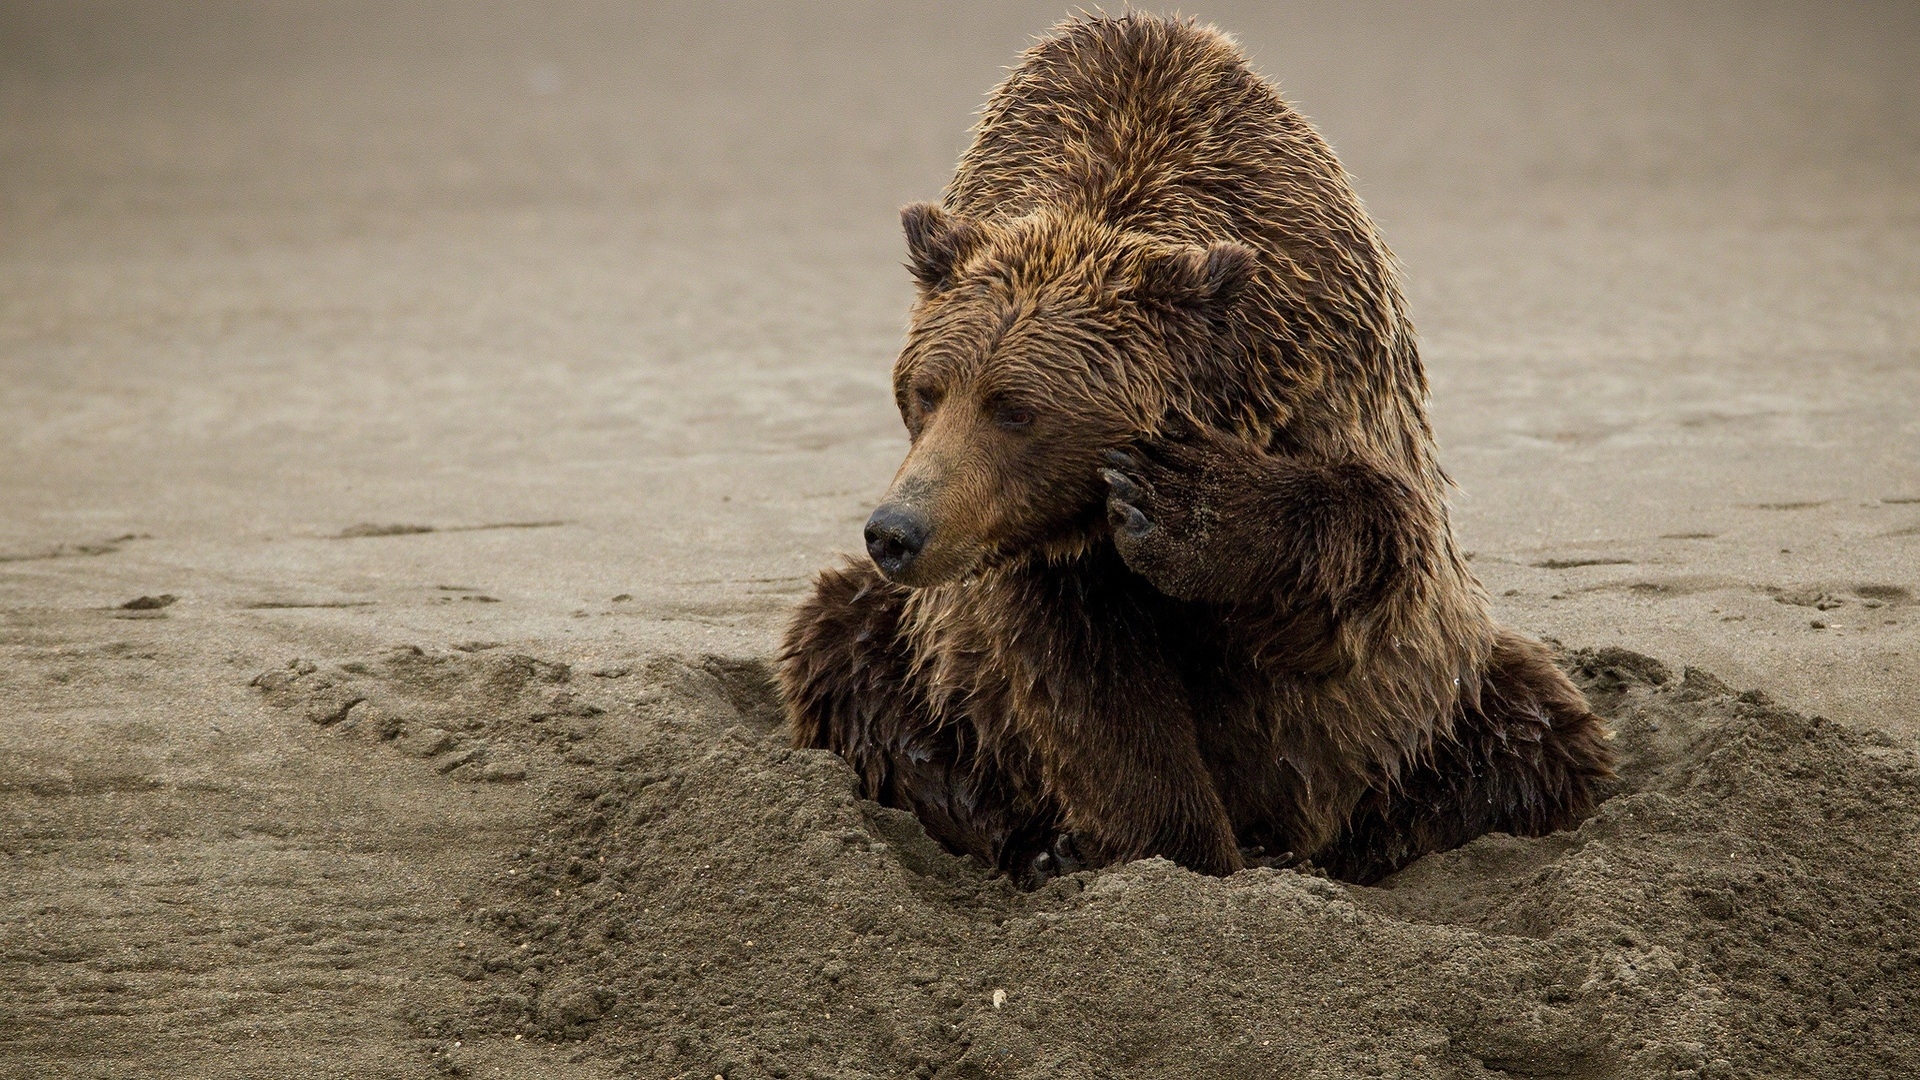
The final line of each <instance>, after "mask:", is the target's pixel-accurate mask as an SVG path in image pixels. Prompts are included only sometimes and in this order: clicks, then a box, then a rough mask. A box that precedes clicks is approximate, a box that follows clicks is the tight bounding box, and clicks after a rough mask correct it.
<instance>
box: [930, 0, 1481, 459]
mask: <svg viewBox="0 0 1920 1080" xmlns="http://www.w3.org/2000/svg"><path fill="white" fill-rule="evenodd" d="M945 204H946V208H947V209H948V210H949V211H951V212H953V213H956V214H959V215H961V216H962V217H967V218H973V219H976V220H983V221H993V220H1008V219H1013V218H1019V217H1023V216H1026V215H1031V214H1036V213H1058V214H1065V215H1069V216H1072V215H1084V216H1087V217H1091V218H1094V219H1097V220H1099V221H1102V222H1104V223H1106V224H1108V225H1111V226H1113V227H1115V228H1117V229H1120V230H1124V231H1129V232H1140V233H1147V234H1151V235H1153V236H1156V237H1160V238H1164V239H1165V240H1167V241H1169V242H1178V243H1187V244H1209V243H1213V242H1216V241H1222V240H1228V241H1234V242H1237V243H1241V244H1244V245H1246V246H1248V247H1250V248H1252V249H1254V250H1255V251H1256V253H1258V256H1259V269H1258V271H1257V272H1256V274H1255V277H1254V280H1253V282H1252V283H1251V285H1250V289H1249V292H1250V294H1251V295H1249V296H1248V297H1247V300H1245V301H1243V302H1242V303H1241V304H1240V305H1239V306H1238V307H1237V309H1236V315H1235V318H1236V320H1237V321H1239V322H1241V324H1242V326H1241V328H1240V329H1239V330H1237V331H1236V332H1235V333H1234V334H1233V335H1232V337H1233V338H1234V339H1236V340H1238V341H1241V342H1247V343H1251V351H1250V352H1249V353H1247V354H1245V355H1242V356H1240V357H1239V358H1237V360H1235V361H1232V362H1230V364H1229V366H1230V367H1232V368H1234V369H1235V374H1234V375H1232V376H1231V377H1229V378H1228V380H1227V382H1228V383H1230V384H1232V385H1236V386H1238V387H1240V390H1239V391H1238V392H1237V396H1240V397H1242V398H1243V399H1245V398H1251V399H1253V401H1252V403H1251V404H1252V407H1251V409H1249V408H1246V407H1243V406H1245V405H1247V404H1248V402H1246V401H1244V400H1243V401H1241V402H1235V403H1227V404H1228V406H1229V407H1227V408H1223V409H1222V410H1221V415H1222V416H1231V415H1242V416H1244V415H1249V414H1252V415H1265V416H1270V417H1272V418H1274V420H1275V421H1277V422H1278V424H1279V426H1280V428H1284V429H1285V433H1286V434H1285V437H1286V438H1288V439H1289V440H1290V441H1293V442H1294V444H1295V445H1296V446H1298V447H1300V448H1303V449H1304V448H1314V449H1317V450H1319V451H1322V452H1327V453H1342V452H1350V451H1352V450H1355V449H1359V448H1362V447H1371V449H1372V450H1373V452H1374V453H1375V454H1376V455H1378V456H1380V457H1383V458H1385V459H1387V460H1396V461H1398V462H1399V463H1400V464H1401V466H1402V467H1403V468H1405V469H1406V471H1407V473H1408V474H1409V475H1410V477H1417V478H1419V481H1421V482H1424V484H1425V485H1426V486H1429V487H1432V488H1434V489H1435V490H1436V493H1437V489H1438V487H1439V486H1440V485H1441V484H1442V483H1443V482H1444V481H1443V480H1442V479H1441V476H1440V474H1439V472H1438V469H1437V468H1436V467H1435V466H1434V465H1433V463H1432V460H1431V455H1430V446H1429V440H1430V438H1431V435H1430V432H1429V429H1428V427H1427V422H1426V418H1425V408H1424V404H1425V401H1424V399H1425V394H1426V376H1425V372H1424V371H1423V370H1422V369H1421V366H1420V362H1419V355H1418V352H1417V350H1416V348H1415V346H1414V344H1413V336H1412V328H1411V326H1410V324H1409V323H1408V322H1407V319H1406V316H1405V313H1404V310H1403V302H1402V300H1401V296H1400V291H1399V286H1398V281H1397V273H1396V270H1395V266H1394V261H1393V256H1392V253H1391V252H1389V251H1388V250H1387V247H1386V245H1385V244H1384V243H1383V242H1382V241H1381V240H1380V237H1379V234H1378V232H1377V231H1376V230H1375V228H1374V226H1373V223H1372V221H1371V220H1370V219H1369V218H1368V217H1367V214H1366V212H1365V210H1364V209H1363V208H1362V207H1361V205H1360V200H1359V197H1358V196H1357V195H1356V194H1355V193H1354V190H1353V186H1352V184H1351V182H1350V181H1349V179H1348V177H1347V174H1346V171H1345V169H1343V168H1342V167H1341V165H1340V162H1339V160H1338V159H1337V158H1336V157H1335V156H1334V154H1333V151H1332V149H1331V148H1330V147H1328V145H1327V143H1326V141H1325V140H1324V139H1322V138H1321V136H1320V134H1319V132H1317V131H1315V130H1314V128H1313V126H1312V125H1311V124H1309V123H1308V122H1307V121H1306V119H1305V118H1304V117H1302V116H1301V115H1300V114H1299V113H1297V112H1295V111H1294V110H1293V109H1292V108H1290V107H1289V106H1288V105H1287V104H1286V102H1284V101H1283V100H1281V98H1280V95H1279V93H1278V92H1277V91H1275V89H1274V88H1273V86H1272V85H1271V84H1270V83H1268V82H1267V81H1266V80H1265V79H1263V78H1261V77H1260V76H1259V75H1258V74H1257V73H1255V72H1254V71H1253V70H1252V68H1251V67H1250V66H1249V64H1248V62H1247V59H1246V57H1245V56H1244V54H1242V53H1241V51H1240V49H1239V47H1238V46H1236V45H1235V44H1234V43H1233V42H1232V41H1231V40H1230V39H1228V38H1227V37H1225V36H1224V35H1222V34H1220V33H1218V32H1217V31H1214V30H1212V29H1209V28H1205V27H1201V26H1198V25H1195V24H1194V23H1193V22H1192V21H1190V20H1179V19H1168V18H1163V17H1160V16H1156V15H1148V14H1141V13H1129V14H1126V15H1123V16H1119V17H1117V18H1110V17H1104V16H1100V17H1085V18H1081V19H1075V20H1070V21H1068V22H1066V23H1063V24H1062V25H1061V26H1060V27H1058V28H1057V29H1056V31H1055V33H1054V34H1053V35H1052V36H1050V37H1048V38H1046V39H1045V40H1043V41H1041V42H1040V43H1038V44H1036V45H1035V46H1034V47H1033V48H1031V49H1029V50H1028V51H1027V53H1026V54H1025V55H1024V56H1023V57H1022V59H1021V62H1020V64H1019V65H1018V66H1017V67H1016V68H1015V69H1014V70H1013V72H1012V74H1010V75H1009V76H1008V77H1007V79H1006V80H1005V81H1004V82H1002V83H1001V84H1000V86H999V87H998V88H996V89H995V90H994V92H993V94H992V96H991V97H990V98H989V99H988V101H987V105H986V107H985V109H983V110H982V113H981V119H980V122H979V124H978V125H977V127H976V128H975V133H974V141H973V144H972V146H971V147H970V148H969V149H968V151H967V153H966V154H965V156H964V157H962V159H961V162H960V167H959V169H958V171H957V172H956V174H955V176H954V178H953V181H952V183H951V184H949V185H948V188H947V192H946V197H945ZM1210 404H1221V403H1210ZM1243 434H1247V435H1250V436H1253V437H1256V438H1261V437H1265V438H1278V437H1282V436H1281V435H1280V432H1279V430H1278V429H1276V428H1269V429H1268V430H1266V431H1257V430H1256V431H1246V432H1243Z"/></svg>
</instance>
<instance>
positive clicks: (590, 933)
mask: <svg viewBox="0 0 1920 1080" xmlns="http://www.w3.org/2000/svg"><path fill="white" fill-rule="evenodd" d="M470 648H471V649H473V651H451V652H445V653H439V652H434V653H429V652H423V651H421V650H418V649H411V648H409V649H401V650H398V651H395V652H392V653H389V654H386V655H383V656H379V657H376V658H369V659H366V660H363V661H357V662H349V663H346V664H341V665H337V666H327V667H322V666H320V665H316V664H312V663H308V662H305V661H297V662H295V663H293V664H292V665H289V666H288V667H286V668H283V669H279V670H275V671H271V672H267V673H265V674H263V675H261V676H260V677H259V678H258V679H256V680H255V681H256V685H258V686H259V687H260V688H261V689H262V691H263V692H264V693H265V695H266V696H267V698H268V700H269V701H271V702H273V703H275V704H278V705H282V706H287V707H297V708H303V709H305V710H306V712H307V715H308V716H309V717H310V718H311V719H312V720H314V721H315V722H316V723H318V724H322V725H325V726H326V727H327V728H329V730H332V731H335V732H337V733H339V734H340V735H341V736H342V737H344V738H354V739H364V740H367V741H369V742H374V743H386V744H389V745H391V746H392V747H393V748H394V751H395V752H396V753H406V754H412V755H415V756H417V757H420V758H421V759H422V761H423V763H424V765H423V767H431V768H434V769H437V770H439V771H441V772H443V773H446V774H447V775H449V776H450V777H453V778H455V779H457V780H464V781H469V782H473V783H487V782H496V783H498V782H505V783H512V782H526V783H529V784H533V785H536V786H537V787H538V789H539V791H540V792H541V797H542V798H543V799H544V800H546V801H547V803H548V804H549V805H550V807H551V812H552V817H551V824H550V826H549V827H548V828H547V829H546V831H545V833H544V835H542V836H540V837H538V838H537V839H536V840H535V841H534V842H532V843H530V844H529V845H528V846H526V847H525V848H524V849H523V850H521V851H519V852H518V854H517V856H516V857H515V858H514V859H513V860H512V861H511V864H510V865H507V866H502V867H500V868H499V872H498V874H497V876H495V877H494V879H493V880H492V883H491V884H490V885H489V886H488V887H486V888H485V889H483V890H481V891H478V892H476V893H475V894H474V895H472V896H471V897H470V898H468V901H467V904H466V907H467V909H468V910H469V911H470V913H471V914H470V916H469V920H470V923H471V925H470V927H469V931H470V932H469V933H468V934H466V935H465V940H464V941H463V942H462V944H461V947H459V948H457V949H455V950H453V954H452V955H449V956H447V957H446V958H445V961H446V963H447V964H449V965H451V966H453V967H454V968H455V969H456V970H457V971H458V972H459V973H460V977H461V978H462V979H464V980H465V981H466V985H467V986H468V987H469V988H470V992H469V993H468V994H467V996H466V997H465V999H464V1000H458V1001H451V1002H449V1001H446V1000H422V1001H419V1002H417V1003H416V1005H415V1006H414V1007H413V1010H412V1014H411V1015H412V1019H413V1022H414V1023H415V1024H416V1025H417V1028H418V1030H419V1032H420V1034H421V1036H422V1037H423V1038H426V1039H430V1040H434V1041H435V1053H434V1061H435V1062H436V1063H437V1065H438V1066H439V1067H440V1068H441V1069H442V1070H443V1071H446V1072H451V1073H454V1074H461V1073H465V1072H469V1071H478V1069H477V1067H476V1065H475V1060H474V1059H473V1058H471V1057H470V1056H469V1055H471V1054H473V1053H474V1052H475V1051H474V1050H473V1047H474V1046H475V1045H476V1044H478V1045H485V1044H487V1043H488V1042H490V1041H495V1040H499V1039H511V1038H515V1037H518V1038H522V1039H535V1040H554V1041H564V1042H575V1043H577V1046H576V1047H574V1048H573V1057H574V1059H575V1060H579V1061H587V1060H593V1059H599V1060H600V1061H601V1062H602V1063H603V1064H606V1065H611V1066H614V1067H617V1068H619V1069H621V1070H622V1071H624V1072H627V1073H630V1074H633V1075H640V1076H662V1077H665V1076H687V1077H714V1076H724V1077H727V1078H728V1080H738V1078H743V1077H768V1076H771V1077H836V1078H848V1080H851V1078H856V1077H883V1076H884V1077H894V1076H919V1077H935V1076H937V1077H955V1078H958V1077H1036V1078H1037V1077H1080V1076H1085V1077H1095V1076H1114V1077H1119V1076H1125V1077H1151V1076H1166V1077H1175V1076H1179V1077H1188V1076H1288V1077H1349V1076H1352V1077H1480V1076H1490V1075H1500V1074H1505V1075H1522V1076H1551V1077H1615V1076H1620V1077H1629V1076H1631V1077H1642V1076H1646V1077H1653V1076H1659V1077H1668V1076H1671V1077H1700V1078H1707V1077H1749V1076H1789V1075H1790V1076H1797V1077H1849V1078H1855V1077H1872V1076H1889V1077H1891V1076H1905V1075H1908V1073H1907V1066H1908V1065H1910V1063H1911V1062H1913V1061H1915V1060H1920V1046H1916V1042H1917V1041H1920V921H1917V920H1920V899H1916V897H1915V895H1914V893H1913V890H1912V883H1913V882H1914V881H1915V880H1916V876H1917V874H1920V847H1917V846H1916V844H1915V843H1914V839H1913V838H1914V836H1915V829H1916V825H1920V762H1917V761H1916V757H1915V754H1914V753H1913V752H1912V750H1911V749H1909V748H1908V747H1907V746H1905V745H1904V744H1900V743H1897V742H1896V741H1895V740H1894V739H1892V738H1890V737H1886V736H1881V735H1877V734H1871V733H1867V734H1863V733H1861V732H1858V731H1854V730H1850V729H1845V728H1841V727H1839V726H1837V725H1834V724H1831V723H1827V722H1825V721H1822V720H1821V719H1819V718H1817V717H1815V718H1808V717H1805V716H1800V715H1797V714H1795V713H1792V712H1789V711H1786V710H1782V709H1779V708H1776V707H1774V706H1773V705H1772V704H1771V703H1770V702H1769V701H1768V699H1767V698H1766V697H1765V695H1762V694H1759V693H1756V692H1748V693H1745V694H1734V693H1732V692H1730V691H1729V689H1728V688H1727V687H1726V686H1724V685H1723V684H1721V683H1720V682H1719V681H1718V680H1716V679H1714V678H1713V677H1712V676H1709V675H1707V674H1705V673H1702V672H1699V671H1696V670H1693V669H1688V670H1687V671H1686V672H1685V673H1684V674H1683V675H1681V676H1675V675H1673V674H1672V673H1670V672H1669V671H1668V670H1666V669H1665V668H1664V667H1662V666H1661V665H1660V664H1659V663H1658V662H1657V661H1654V660H1652V659H1650V658H1647V657H1643V656H1639V655H1636V654H1633V653H1627V652H1623V651H1619V650H1602V651H1598V652H1575V653H1572V654H1570V655H1569V656H1568V658H1567V661H1568V663H1569V665H1570V667H1571V669H1572V670H1573V671H1574V673H1575V675H1576V677H1577V678H1578V680H1579V681H1580V682H1581V684H1582V686H1583V688H1584V689H1585V690H1586V691H1587V693H1588V694H1589V695H1590V696H1591V697H1592V699H1593V701H1594V703H1595V705H1596V708H1597V709H1598V710H1599V711H1600V712H1602V713H1603V714H1604V715H1606V716H1607V717H1609V718H1610V719H1611V720H1612V722H1613V723H1614V724H1615V725H1616V727H1617V729H1618V731H1619V739H1620V745H1621V749H1622V752H1623V757H1624V760H1625V765H1624V767H1623V770H1622V775H1621V778H1620V782H1619V789H1620V790H1619V792H1618V794H1616V795H1615V796H1614V797H1613V798H1612V799H1610V800H1609V801H1607V802H1606V803H1605V804H1604V805H1603V806H1602V807H1601V809H1600V810H1599V811H1598V812H1597V813H1596V814H1595V815H1594V816H1593V817H1592V818H1591V819H1590V820H1588V821H1587V822H1586V823H1585V824H1584V825H1583V826H1582V827H1581V828H1580V829H1579V830H1578V831H1577V832H1573V833H1562V834H1558V835H1555V836H1551V837H1546V838H1543V839H1538V840H1521V839H1515V838H1512V837H1508V836H1489V837H1486V838H1483V839H1481V840H1480V841H1478V842H1476V843H1474V844H1471V845H1469V846H1467V847H1466V848H1463V849H1461V850H1459V851H1456V852H1452V853H1449V854H1446V855H1442V856H1436V857H1433V858H1429V859H1426V860H1424V861H1422V862H1421V863H1419V864H1416V865H1415V866H1413V867H1412V868H1410V869H1408V870H1407V871H1405V872H1403V873H1401V874H1399V875H1398V876H1396V877H1395V878H1392V879H1389V880H1388V881H1387V882H1385V883H1384V884H1383V885H1382V886H1381V887H1378V888H1358V887H1353V886H1349V885H1344V884H1341V883H1338V882H1334V881H1330V880H1327V879H1325V878H1323V877H1318V876H1314V875H1313V874H1312V873H1310V872H1309V873H1301V872H1296V871H1291V870H1253V871H1248V872H1245V873H1242V874H1238V875H1235V876H1234V877H1232V878H1228V879H1224V880H1218V879H1210V878H1204V877H1198V876H1195V875H1193V874H1190V873H1188V872H1186V871H1184V870H1181V869H1180V868H1178V867H1176V866H1173V865H1171V864H1169V863H1166V862H1164V861H1160V860H1149V861H1146V862H1141V863H1135V864H1132V865H1128V866H1124V867H1120V868H1117V869H1113V870H1108V871H1103V872H1098V873H1082V874H1077V875H1074V876H1072V877H1069V878H1064V879H1061V880H1058V881H1055V882H1053V883H1051V884H1049V885H1048V886H1047V887H1046V888H1044V889H1042V890H1040V891H1038V892H1035V893H1030V894H1023V893H1020V892H1017V891H1015V890H1014V889H1012V888H1011V887H1009V885H1008V884H1007V883H1006V882H1005V881H1004V880H1000V879H996V878H993V877H990V876H988V875H987V874H985V873H984V872H983V871H982V869H981V868H980V867H979V866H977V865H976V864H972V863H970V862H969V861H967V860H963V859H959V858H955V857H952V856H949V855H947V854H946V853H945V852H943V851H942V850H940V849H939V848H938V847H937V846H936V845H934V844H933V843H932V842H931V841H930V840H929V839H928V838H927V836H926V834H925V833H924V832H923V831H922V830H921V829H920V828H919V826H918V824H917V823H916V822H915V821H914V819H913V818H912V817H911V816H909V815H906V814H902V813H899V812H896V811H891V810H885V809H882V808H880V807H877V806H875V805H873V804H871V803H866V802H863V801H861V800H859V799H858V798H856V797H855V795H854V790H855V789H854V780H853V776H852V773H851V772H850V771H849V770H848V769H847V768H846V767H845V765H844V764H843V763H841V762H840V761H839V759H837V758H835V757H833V756H832V755H830V754H827V753H824V752H816V751H795V750H790V749H788V748H786V747H785V746H784V745H783V740H782V737H781V734H780V732H779V730H778V716H777V709H776V707H775V704H774V701H773V698H772V694H771V687H770V683H769V681H768V673H767V670H766V668H765V667H764V666H763V665H761V664H758V663H756V662H752V661H739V660H730V659H724V658H717V657H700V658H662V659H656V660H653V661H651V662H649V663H647V664H645V665H642V666H638V667H635V668H632V669H624V668H613V669H603V670H599V671H593V672H587V671H575V670H571V669H569V668H568V667H567V666H566V665H563V664H555V663H549V662H545V661H542V660H539V659H535V658H532V657H527V656H520V655H507V654H505V653H503V652H501V651H499V650H494V649H488V648H486V647H484V646H472V647H470Z"/></svg>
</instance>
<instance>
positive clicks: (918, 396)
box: [913, 386, 940, 413]
mask: <svg viewBox="0 0 1920 1080" xmlns="http://www.w3.org/2000/svg"><path fill="white" fill-rule="evenodd" d="M913 403H914V405H915V406H916V407H918V408H919V410H920V411H921V412H923V413H930V412H932V411H933V410H934V409H936V408H939V406H940V391H938V390H936V389H934V388H933V387H931V386H917V387H914V390H913Z"/></svg>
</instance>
